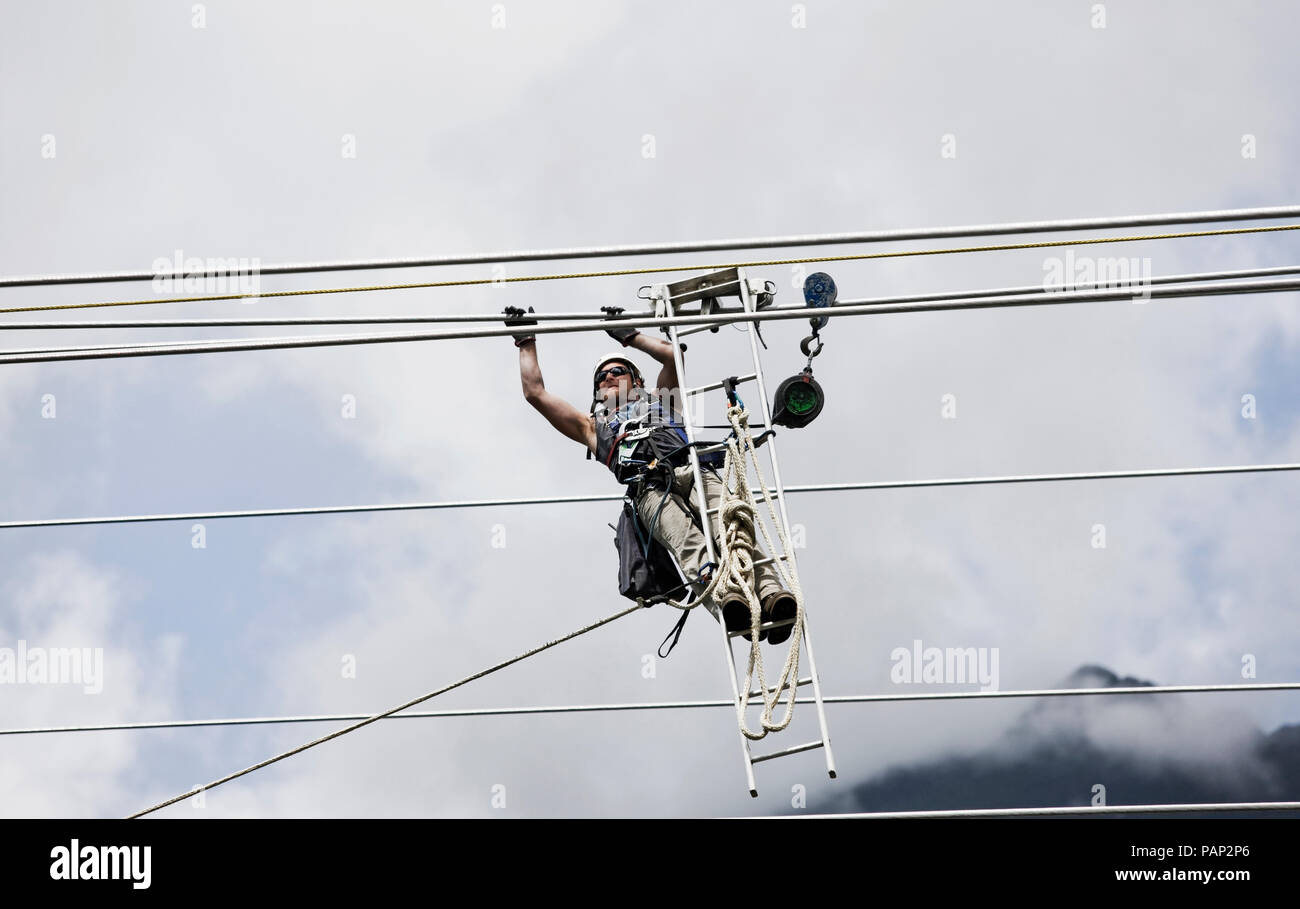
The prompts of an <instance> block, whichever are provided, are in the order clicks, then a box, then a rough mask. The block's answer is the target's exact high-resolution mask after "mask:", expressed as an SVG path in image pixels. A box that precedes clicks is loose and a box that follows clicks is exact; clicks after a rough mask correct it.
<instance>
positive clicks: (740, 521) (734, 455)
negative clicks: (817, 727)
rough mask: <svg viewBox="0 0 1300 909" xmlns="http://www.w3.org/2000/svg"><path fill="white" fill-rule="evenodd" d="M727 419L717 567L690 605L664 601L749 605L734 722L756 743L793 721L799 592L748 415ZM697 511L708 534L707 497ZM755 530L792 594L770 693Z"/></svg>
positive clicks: (734, 413) (734, 412) (733, 412)
mask: <svg viewBox="0 0 1300 909" xmlns="http://www.w3.org/2000/svg"><path fill="white" fill-rule="evenodd" d="M727 419H728V421H729V422H730V423H731V428H732V437H731V438H729V439H727V456H726V461H725V462H724V465H723V468H722V473H723V492H722V499H721V501H720V503H719V510H718V521H719V524H720V525H721V527H722V539H721V540H719V541H718V545H719V550H720V552H719V564H718V567H717V568H716V569H715V570H714V571H713V574H712V576H711V577H710V578H709V582H708V584H707V585H706V586H705V587H704V589H703V590H702V591H700V592H699V593H697V594H696V596H695V597H694V598H693V599H692V600H691V601H690V602H689V603H682V602H678V601H677V600H672V599H669V600H667V601H666V602H668V603H670V604H672V605H673V606H675V607H677V608H678V609H693V608H694V607H695V606H697V605H699V604H700V603H702V602H703V601H704V599H705V598H706V597H709V596H712V597H713V600H714V602H715V603H718V604H721V603H724V602H726V601H727V596H726V594H728V593H731V594H740V595H741V596H742V597H743V598H744V599H745V601H746V602H747V603H748V604H749V618H750V630H749V662H748V664H747V666H746V669H745V691H744V694H743V695H741V701H740V710H739V714H738V717H737V720H738V722H739V724H740V731H741V733H742V734H743V735H744V736H745V737H746V738H748V739H751V740H754V741H757V740H759V739H761V738H763V737H764V736H766V735H767V734H768V733H769V732H780V731H781V730H783V729H785V728H786V727H787V726H789V725H790V721H791V720H792V719H793V718H794V704H795V697H796V694H797V693H798V692H797V690H798V679H799V647H800V643H801V641H802V639H803V588H801V587H800V586H799V577H798V572H797V571H796V570H795V567H794V565H793V564H787V563H788V562H789V561H790V560H789V554H790V545H789V542H788V541H787V540H786V538H785V532H784V530H783V529H782V525H781V522H780V520H779V519H778V518H777V514H776V506H775V505H774V504H773V502H772V497H771V496H770V495H769V494H768V491H767V481H766V479H765V478H764V476H763V469H762V467H760V466H759V463H758V454H757V449H756V448H755V447H754V438H753V436H752V435H751V434H750V431H749V412H748V411H747V410H746V409H745V407H744V405H743V404H737V405H733V406H731V407H729V408H728V409H727ZM742 443H743V444H742ZM750 460H752V461H753V464H754V472H755V474H757V479H758V484H759V488H760V489H761V491H762V493H763V499H764V501H765V502H766V503H767V507H768V513H769V514H770V515H771V517H772V524H773V526H775V527H776V528H777V535H778V536H779V538H780V540H781V555H784V556H786V558H781V557H780V556H778V555H777V550H776V548H775V547H774V546H773V544H772V537H771V535H770V534H769V533H768V531H767V524H766V522H764V521H761V520H756V515H757V512H758V502H757V501H756V500H755V499H754V493H753V490H752V489H750V483H749V475H748V464H747V462H748V461H750ZM701 508H702V510H703V511H704V514H703V515H702V517H703V520H702V521H701V524H702V526H703V527H705V528H708V532H712V526H711V525H710V523H709V515H708V496H707V495H706V496H705V501H704V503H703V504H702V505H701ZM755 527H757V528H758V530H759V531H760V532H761V533H762V534H763V539H764V541H765V542H766V543H767V550H768V552H771V553H772V554H773V556H774V558H773V560H772V564H773V565H775V566H776V570H777V573H778V575H779V576H780V578H781V581H782V586H783V587H784V588H785V589H786V590H788V591H789V592H790V593H792V594H793V595H794V600H795V618H794V624H793V626H792V633H791V642H790V652H789V653H788V654H787V656H786V660H785V665H784V666H783V667H782V670H781V674H780V676H779V677H778V679H777V685H776V686H775V687H773V688H769V686H768V684H767V677H766V674H765V672H764V669H763V656H762V653H761V651H760V649H759V640H758V631H759V626H760V625H761V624H762V613H763V608H762V604H761V603H760V602H759V599H758V594H757V592H756V591H755V587H756V583H757V579H756V577H755V573H754V548H755V545H756V544H755V536H754V528H755ZM719 620H720V621H723V616H722V615H721V606H719ZM724 627H725V622H724ZM756 672H757V675H758V680H759V685H760V687H761V688H762V690H763V713H762V716H761V717H760V719H759V722H760V727H761V728H760V731H758V732H755V731H753V730H751V729H750V728H749V726H748V725H747V724H746V722H745V711H746V709H747V708H748V707H749V692H750V689H751V688H752V687H753V681H754V675H755V673H756ZM787 687H788V688H789V692H790V697H789V701H788V702H787V703H786V710H785V716H784V717H782V718H781V720H780V721H774V720H773V719H772V712H773V711H774V710H775V709H776V706H777V704H778V703H779V701H780V699H781V695H782V693H783V692H784V691H785V689H786V688H787Z"/></svg>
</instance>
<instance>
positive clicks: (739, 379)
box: [686, 372, 758, 395]
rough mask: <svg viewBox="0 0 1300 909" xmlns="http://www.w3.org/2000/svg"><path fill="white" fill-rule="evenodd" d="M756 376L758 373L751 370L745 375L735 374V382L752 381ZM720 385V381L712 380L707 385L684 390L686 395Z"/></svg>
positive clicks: (713, 388) (709, 389)
mask: <svg viewBox="0 0 1300 909" xmlns="http://www.w3.org/2000/svg"><path fill="white" fill-rule="evenodd" d="M757 378H758V374H757V373H752V372H751V373H750V374H749V375H747V376H737V377H736V384H737V385H739V384H740V383H741V382H752V381H754V380H755V379H757ZM721 387H722V383H721V382H713V383H711V384H709V385H701V386H700V387H699V388H688V389H687V390H686V393H687V394H688V395H695V394H699V393H700V392H702V391H713V390H715V389H718V388H721Z"/></svg>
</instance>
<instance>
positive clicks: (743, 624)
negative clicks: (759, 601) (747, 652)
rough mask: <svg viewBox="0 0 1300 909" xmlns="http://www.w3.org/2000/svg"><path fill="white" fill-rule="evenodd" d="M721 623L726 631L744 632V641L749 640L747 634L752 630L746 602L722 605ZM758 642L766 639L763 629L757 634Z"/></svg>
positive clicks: (728, 601) (735, 601)
mask: <svg viewBox="0 0 1300 909" xmlns="http://www.w3.org/2000/svg"><path fill="white" fill-rule="evenodd" d="M722 621H723V624H725V625H726V626H727V631H743V632H745V633H746V634H745V640H747V641H748V640H751V638H750V636H749V632H750V631H751V630H752V629H753V627H754V625H753V619H752V618H751V617H750V614H749V601H748V600H727V601H726V602H725V603H723V604H722ZM758 639H759V640H760V641H763V640H766V639H767V629H766V628H763V629H761V630H760V631H759V632H758Z"/></svg>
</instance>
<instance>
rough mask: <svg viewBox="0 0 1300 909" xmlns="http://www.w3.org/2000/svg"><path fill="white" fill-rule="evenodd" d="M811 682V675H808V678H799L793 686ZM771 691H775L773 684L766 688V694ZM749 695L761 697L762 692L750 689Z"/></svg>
mask: <svg viewBox="0 0 1300 909" xmlns="http://www.w3.org/2000/svg"><path fill="white" fill-rule="evenodd" d="M811 684H812V676H808V678H806V679H800V680H799V681H798V682H796V683H795V687H796V688H802V687H803V686H804V685H811ZM773 691H776V688H775V686H773V687H772V688H769V689H768V690H767V693H768V694H771V693H772V692H773ZM749 696H750V697H751V698H756V697H761V696H762V692H761V691H751V692H750V693H749Z"/></svg>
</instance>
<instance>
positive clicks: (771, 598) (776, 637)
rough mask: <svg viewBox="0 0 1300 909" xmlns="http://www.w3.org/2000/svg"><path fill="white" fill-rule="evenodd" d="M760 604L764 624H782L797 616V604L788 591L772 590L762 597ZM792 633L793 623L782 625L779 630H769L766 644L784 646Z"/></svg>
mask: <svg viewBox="0 0 1300 909" xmlns="http://www.w3.org/2000/svg"><path fill="white" fill-rule="evenodd" d="M762 603H763V621H764V622H784V621H786V620H787V619H793V618H794V617H795V616H797V615H798V614H799V604H798V603H796V602H795V599H794V594H792V593H791V592H790V591H788V590H773V591H772V592H771V593H769V594H768V595H767V596H765V597H763V601H762ZM793 633H794V623H793V622H791V623H790V624H789V625H782V626H781V627H780V628H770V629H768V632H767V642H768V643H769V644H784V643H785V642H786V640H787V639H788V638H789V637H790V635H791V634H793Z"/></svg>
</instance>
